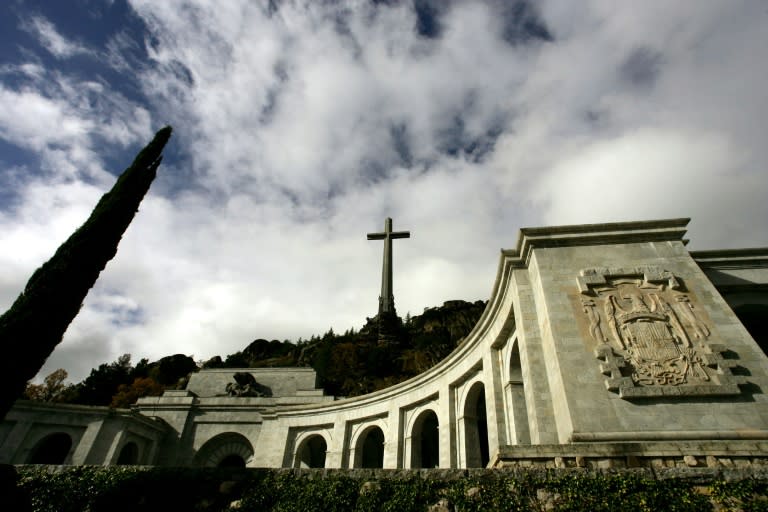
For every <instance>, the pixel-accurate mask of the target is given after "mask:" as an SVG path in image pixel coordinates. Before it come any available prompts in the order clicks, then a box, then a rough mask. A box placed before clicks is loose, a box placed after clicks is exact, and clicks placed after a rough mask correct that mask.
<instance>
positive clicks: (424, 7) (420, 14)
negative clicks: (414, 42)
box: [413, 0, 450, 39]
mask: <svg viewBox="0 0 768 512" xmlns="http://www.w3.org/2000/svg"><path fill="white" fill-rule="evenodd" d="M413 8H414V10H415V11H416V32H418V34H419V35H420V36H423V37H426V38H428V39H437V38H439V37H440V35H441V34H442V31H443V25H442V23H441V21H440V19H441V17H442V16H443V14H445V12H446V11H447V10H448V9H449V8H450V2H447V1H444V0H414V1H413Z"/></svg>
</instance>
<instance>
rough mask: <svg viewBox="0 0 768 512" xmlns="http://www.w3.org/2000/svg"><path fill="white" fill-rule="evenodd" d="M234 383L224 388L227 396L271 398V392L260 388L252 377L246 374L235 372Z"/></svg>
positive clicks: (266, 388)
mask: <svg viewBox="0 0 768 512" xmlns="http://www.w3.org/2000/svg"><path fill="white" fill-rule="evenodd" d="M233 378H234V379H235V382H230V383H229V384H227V386H226V391H227V395H229V396H237V397H246V396H252V397H265V396H272V392H271V390H270V389H269V388H268V387H266V386H262V385H261V384H259V383H258V382H256V379H254V378H253V375H251V374H250V373H247V372H237V373H236V374H235V375H234V377H233Z"/></svg>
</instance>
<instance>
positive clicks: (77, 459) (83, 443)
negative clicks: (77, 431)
mask: <svg viewBox="0 0 768 512" xmlns="http://www.w3.org/2000/svg"><path fill="white" fill-rule="evenodd" d="M102 425H104V420H103V419H100V420H96V421H92V422H91V423H89V424H88V428H86V429H85V432H83V435H82V436H81V437H80V441H79V442H78V443H77V447H76V448H75V452H74V453H73V454H72V464H73V465H75V466H82V465H83V464H93V463H95V462H96V461H95V460H93V459H97V458H98V457H96V454H93V453H92V452H93V447H94V446H95V445H96V438H97V437H99V432H101V427H102ZM102 460H103V459H102ZM100 462H101V461H99V463H100Z"/></svg>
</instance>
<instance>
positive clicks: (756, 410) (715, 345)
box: [0, 219, 768, 468]
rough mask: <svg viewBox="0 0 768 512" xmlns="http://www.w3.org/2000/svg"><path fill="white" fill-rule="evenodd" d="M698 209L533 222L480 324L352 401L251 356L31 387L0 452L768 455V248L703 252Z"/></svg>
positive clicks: (521, 459)
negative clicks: (115, 394)
mask: <svg viewBox="0 0 768 512" xmlns="http://www.w3.org/2000/svg"><path fill="white" fill-rule="evenodd" d="M687 223H688V220H687V219H672V220H662V221H650V222H628V223H615V224H597V225H578V226H558V227H545V228H527V229H523V230H521V232H520V236H519V239H518V242H517V246H516V248H515V249H512V250H503V251H502V253H501V260H500V262H499V269H498V274H497V276H496V280H495V283H494V284H493V290H492V293H491V296H490V299H489V301H488V305H487V307H486V310H485V312H484V313H483V315H482V317H481V318H480V320H479V322H478V323H477V325H476V326H475V327H474V329H473V330H472V331H471V332H470V333H469V335H467V336H466V338H465V339H464V340H463V341H462V342H461V343H460V345H459V346H458V347H457V348H456V349H455V350H454V351H453V352H452V353H451V354H450V355H449V356H448V357H447V358H446V359H445V360H443V361H442V362H440V363H439V364H438V365H436V366H435V367H433V368H431V369H430V370H428V371H427V372H425V373H423V374H421V375H419V376H417V377H415V378H413V379H411V380H408V381H406V382H403V383H401V384H398V385H395V386H392V387H390V388H387V389H384V390H381V391H377V392H375V393H371V394H369V395H364V396H361V397H356V398H350V399H343V400H336V399H334V397H330V396H325V395H324V393H323V390H322V389H318V387H317V382H316V380H317V379H316V375H315V373H314V371H313V370H312V369H308V368H281V369H273V368H267V369H247V368H243V369H215V370H202V371H200V372H198V373H195V374H193V375H192V377H191V379H190V381H189V383H188V385H187V387H186V389H184V390H173V391H166V392H165V394H164V395H162V396H160V397H147V398H142V399H140V400H139V401H138V402H137V403H136V404H135V406H134V407H132V408H131V409H130V410H119V409H117V410H116V409H108V408H102V407H86V406H76V405H54V404H44V403H32V402H23V401H20V402H18V403H17V404H16V406H15V407H14V408H13V409H12V411H11V412H10V413H9V414H8V416H7V418H6V419H5V421H4V422H3V423H2V424H0V462H4V463H13V464H26V463H53V464H97V465H102V464H103V465H110V464H142V465H159V466H219V465H225V466H226V465H233V466H237V465H241V466H242V465H245V466H248V467H327V468H359V467H367V468H375V467H383V468H429V467H441V468H471V467H505V466H532V465H533V466H536V465H540V466H547V467H569V466H582V467H625V466H681V465H687V466H704V465H707V466H717V465H723V466H730V465H735V466H748V465H753V464H766V463H768V394H767V393H768V357H766V354H765V352H764V350H765V349H766V346H767V342H768V340H766V339H765V332H766V329H765V325H766V323H768V248H766V249H740V250H722V251H699V252H689V251H688V250H687V249H686V246H685V245H686V241H685V240H684V239H683V236H684V234H685V227H686V225H687ZM387 232H389V228H387ZM385 234H386V233H385ZM390 284H391V283H390ZM750 332H752V333H753V334H754V338H753V335H751V334H750ZM756 339H757V340H756ZM761 347H762V348H761Z"/></svg>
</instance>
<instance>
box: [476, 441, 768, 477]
mask: <svg viewBox="0 0 768 512" xmlns="http://www.w3.org/2000/svg"><path fill="white" fill-rule="evenodd" d="M489 466H490V467H493V468H497V469H499V468H526V467H527V468H531V467H534V468H535V467H538V468H591V469H609V468H654V469H664V468H709V469H717V468H750V467H756V468H763V469H765V470H768V440H754V441H746V440H731V441H721V440H709V441H686V442H664V441H658V442H625V443H589V442H587V443H573V444H565V445H560V444H557V445H537V446H502V447H501V448H500V449H499V452H498V453H497V454H496V456H495V457H494V458H493V460H491V463H490V464H489Z"/></svg>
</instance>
